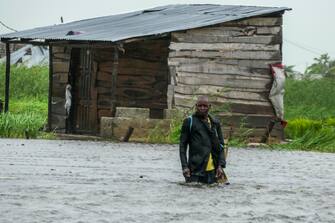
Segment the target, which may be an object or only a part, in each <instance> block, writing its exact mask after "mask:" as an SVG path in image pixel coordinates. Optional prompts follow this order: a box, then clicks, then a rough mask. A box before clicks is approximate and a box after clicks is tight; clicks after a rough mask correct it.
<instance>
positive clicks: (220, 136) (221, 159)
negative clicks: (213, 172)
mask: <svg viewBox="0 0 335 223" xmlns="http://www.w3.org/2000/svg"><path fill="white" fill-rule="evenodd" d="M216 130H217V133H218V139H219V143H220V154H219V165H220V166H221V167H222V168H226V159H225V157H224V139H223V134H222V130H221V124H220V122H218V125H217V129H216Z"/></svg>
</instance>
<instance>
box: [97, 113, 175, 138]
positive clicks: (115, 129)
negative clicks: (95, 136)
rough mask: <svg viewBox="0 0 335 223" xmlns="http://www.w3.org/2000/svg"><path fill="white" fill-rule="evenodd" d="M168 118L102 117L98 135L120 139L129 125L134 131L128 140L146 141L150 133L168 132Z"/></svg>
mask: <svg viewBox="0 0 335 223" xmlns="http://www.w3.org/2000/svg"><path fill="white" fill-rule="evenodd" d="M170 122H171V121H170V120H165V119H141V118H124V117H102V118H101V123H100V127H101V129H100V135H101V137H104V138H111V139H116V140H122V139H123V137H125V135H126V133H127V131H128V129H129V127H133V128H134V131H133V134H132V135H131V137H130V139H129V141H133V142H146V141H147V139H148V137H150V135H151V134H166V135H167V134H168V133H169V130H170Z"/></svg>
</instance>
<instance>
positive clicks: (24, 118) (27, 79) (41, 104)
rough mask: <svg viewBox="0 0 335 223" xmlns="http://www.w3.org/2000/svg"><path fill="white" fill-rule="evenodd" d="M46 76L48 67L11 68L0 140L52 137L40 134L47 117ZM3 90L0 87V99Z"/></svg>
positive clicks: (1, 69) (1, 72)
mask: <svg viewBox="0 0 335 223" xmlns="http://www.w3.org/2000/svg"><path fill="white" fill-rule="evenodd" d="M48 73H49V71H48V67H38V66H37V67H32V68H26V67H18V66H12V67H11V77H10V100H9V111H10V112H9V113H7V114H3V113H2V114H0V137H15V138H17V137H18V138H37V137H39V138H52V134H46V133H44V132H43V131H41V130H43V128H44V126H45V124H46V122H47V114H48V83H49V75H48ZM0 80H5V66H4V65H0ZM1 83H4V81H1ZM4 88H5V85H4V84H1V85H0V99H1V100H4V91H5V89H4Z"/></svg>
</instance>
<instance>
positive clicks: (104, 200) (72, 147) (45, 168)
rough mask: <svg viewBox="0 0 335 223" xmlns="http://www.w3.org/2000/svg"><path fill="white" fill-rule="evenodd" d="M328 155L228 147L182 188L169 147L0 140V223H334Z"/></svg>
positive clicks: (333, 158) (333, 159) (334, 174)
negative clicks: (226, 180) (206, 174)
mask: <svg viewBox="0 0 335 223" xmlns="http://www.w3.org/2000/svg"><path fill="white" fill-rule="evenodd" d="M334 163H335V154H326V153H312V152H311V153H307V152H286V151H269V150H259V149H231V150H230V152H229V160H228V167H227V169H226V172H227V174H228V176H229V177H230V182H231V185H229V186H219V187H207V186H203V187H186V186H182V185H181V183H182V182H183V178H182V176H181V170H180V163H179V157H178V147H177V146H166V145H145V144H114V143H107V142H80V141H57V140H56V141H40V140H12V139H11V140H7V139H0V207H1V208H0V222H205V221H209V220H210V221H212V222H223V221H226V222H334V219H335V171H334Z"/></svg>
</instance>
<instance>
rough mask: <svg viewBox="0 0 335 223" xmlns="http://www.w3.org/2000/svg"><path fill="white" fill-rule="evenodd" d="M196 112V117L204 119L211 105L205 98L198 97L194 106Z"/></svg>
mask: <svg viewBox="0 0 335 223" xmlns="http://www.w3.org/2000/svg"><path fill="white" fill-rule="evenodd" d="M195 108H196V112H197V114H198V115H200V116H203V117H206V116H207V115H208V111H209V109H210V108H211V104H210V103H209V101H208V97H207V96H199V97H198V100H197V103H196V104H195Z"/></svg>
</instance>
